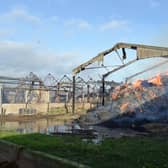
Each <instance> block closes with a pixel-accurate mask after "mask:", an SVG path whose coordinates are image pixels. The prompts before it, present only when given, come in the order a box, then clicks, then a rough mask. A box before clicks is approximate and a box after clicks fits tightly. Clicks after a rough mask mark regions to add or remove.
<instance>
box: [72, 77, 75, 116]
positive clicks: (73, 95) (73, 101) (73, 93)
mask: <svg viewBox="0 0 168 168" xmlns="http://www.w3.org/2000/svg"><path fill="white" fill-rule="evenodd" d="M75 84H76V83H75V76H73V91H72V113H73V114H74V113H75Z"/></svg>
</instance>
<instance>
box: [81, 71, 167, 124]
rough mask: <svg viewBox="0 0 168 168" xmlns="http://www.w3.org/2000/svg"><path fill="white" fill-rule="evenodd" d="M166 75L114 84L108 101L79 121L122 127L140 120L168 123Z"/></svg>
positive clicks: (141, 121) (140, 121)
mask: <svg viewBox="0 0 168 168" xmlns="http://www.w3.org/2000/svg"><path fill="white" fill-rule="evenodd" d="M167 84H168V74H160V75H157V76H156V77H154V78H152V79H149V80H137V81H135V82H134V83H131V84H127V83H126V84H123V85H121V86H117V87H116V88H115V89H114V90H113V92H112V94H111V102H110V103H109V104H108V105H106V106H104V107H101V108H99V109H97V110H95V111H93V112H89V113H88V114H87V115H86V116H84V117H82V119H81V120H80V121H82V122H83V123H87V124H100V123H101V124H104V125H106V126H109V127H111V126H113V125H117V126H121V125H123V126H125V125H132V124H136V123H143V122H153V121H154V122H156V121H159V122H160V121H161V122H168V105H167V102H168V86H167Z"/></svg>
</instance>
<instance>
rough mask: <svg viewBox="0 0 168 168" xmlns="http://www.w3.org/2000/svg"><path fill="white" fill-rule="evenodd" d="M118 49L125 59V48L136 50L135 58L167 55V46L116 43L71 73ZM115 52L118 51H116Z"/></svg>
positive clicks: (101, 59) (99, 60)
mask: <svg viewBox="0 0 168 168" xmlns="http://www.w3.org/2000/svg"><path fill="white" fill-rule="evenodd" d="M119 49H122V54H123V55H122V57H121V59H122V60H125V59H126V58H127V56H126V51H125V49H132V50H136V60H139V59H144V58H151V57H168V48H166V47H158V46H149V45H142V44H131V43H117V44H115V45H114V46H113V47H112V48H110V49H107V50H105V51H103V52H101V53H99V54H98V55H97V56H95V57H93V58H92V59H90V60H89V61H87V62H85V63H83V64H81V65H79V66H78V67H76V68H75V69H73V75H76V74H78V73H80V72H81V71H83V70H85V68H86V67H87V66H89V65H91V64H93V63H95V62H101V61H103V59H104V57H105V56H106V55H108V54H110V53H111V52H113V51H115V52H117V50H119ZM117 54H119V53H118V52H117ZM130 63H132V62H130ZM128 64H129V63H128ZM128 64H125V65H122V66H127V65H128Z"/></svg>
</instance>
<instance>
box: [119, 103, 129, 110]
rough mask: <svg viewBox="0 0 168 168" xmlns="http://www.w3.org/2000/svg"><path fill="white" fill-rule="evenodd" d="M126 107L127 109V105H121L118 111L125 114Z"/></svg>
mask: <svg viewBox="0 0 168 168" xmlns="http://www.w3.org/2000/svg"><path fill="white" fill-rule="evenodd" d="M128 107H129V103H124V104H122V105H121V107H120V111H121V112H125V111H127V110H128Z"/></svg>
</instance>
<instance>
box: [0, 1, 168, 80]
mask: <svg viewBox="0 0 168 168" xmlns="http://www.w3.org/2000/svg"><path fill="white" fill-rule="evenodd" d="M0 2H1V4H0V76H1V75H10V76H11V75H12V76H24V75H25V74H28V73H29V72H30V71H32V72H35V73H37V74H39V75H44V76H45V74H47V73H49V72H50V73H52V74H53V75H54V76H56V77H58V78H59V76H61V75H64V74H70V73H71V70H72V69H73V68H75V67H76V66H77V65H78V64H81V63H83V62H84V61H87V60H88V59H90V58H91V57H93V56H95V55H96V54H97V53H98V52H100V51H102V50H105V49H107V48H110V47H112V46H113V45H114V44H115V43H116V42H131V43H134V42H135V43H143V44H150V45H159V46H168V31H167V27H168V20H167V18H168V13H167V7H168V1H166V0H160V1H159V0H141V1H139V0H125V1H124V0H117V1H116V0H114V1H113V0H100V1H99V0H1V1H0ZM111 60H112V59H111Z"/></svg>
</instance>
